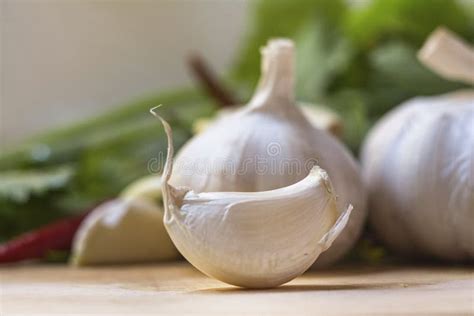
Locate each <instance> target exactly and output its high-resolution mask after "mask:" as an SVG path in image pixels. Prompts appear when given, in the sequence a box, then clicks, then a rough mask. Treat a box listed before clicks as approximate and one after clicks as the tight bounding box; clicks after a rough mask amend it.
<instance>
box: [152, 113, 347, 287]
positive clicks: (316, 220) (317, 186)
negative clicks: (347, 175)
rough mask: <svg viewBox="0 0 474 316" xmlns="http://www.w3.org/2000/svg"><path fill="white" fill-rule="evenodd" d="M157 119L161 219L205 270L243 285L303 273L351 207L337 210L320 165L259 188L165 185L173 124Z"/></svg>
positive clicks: (268, 283)
mask: <svg viewBox="0 0 474 316" xmlns="http://www.w3.org/2000/svg"><path fill="white" fill-rule="evenodd" d="M152 113H153V112H152ZM160 119H161V118H160ZM162 123H163V125H164V127H165V130H166V134H167V136H168V142H169V145H168V157H167V160H166V165H165V171H164V174H163V178H164V181H163V194H164V205H165V218H164V223H165V226H166V229H167V230H168V233H169V234H170V236H171V239H172V240H173V242H174V244H175V245H176V247H177V248H178V249H179V251H180V252H181V254H182V255H183V256H184V257H185V258H186V259H187V260H188V261H189V262H190V263H191V264H193V265H194V266H195V267H196V268H197V269H199V270H200V271H202V272H203V273H205V274H207V275H209V276H212V277H214V278H216V279H219V280H221V281H224V282H226V283H229V284H233V285H237V286H242V287H250V288H269V287H275V286H278V285H281V284H283V283H286V282H288V281H290V280H292V279H293V278H295V277H297V276H298V275H300V274H302V273H303V272H304V271H306V270H307V269H308V268H309V267H310V266H311V265H312V264H313V262H314V261H315V260H316V259H317V258H318V256H319V255H320V254H321V253H322V252H323V251H325V250H326V249H328V248H329V246H331V244H332V242H333V241H334V240H335V238H336V237H337V236H338V235H339V234H340V232H341V231H342V230H343V228H344V227H345V226H346V224H347V221H348V219H349V215H350V212H351V209H352V207H351V206H349V208H348V209H347V210H346V211H345V212H343V213H341V212H339V210H338V208H337V205H336V197H335V193H334V189H333V188H332V185H331V182H330V181H329V177H328V175H327V173H326V172H325V171H324V170H322V169H321V168H319V167H313V168H312V169H311V172H310V173H309V175H308V176H307V177H306V178H304V179H303V180H301V181H300V182H298V183H296V184H293V185H290V186H288V187H284V188H281V189H276V190H271V191H264V192H254V193H247V192H210V193H195V192H194V191H192V190H190V189H188V188H185V187H180V188H175V187H173V186H171V185H170V184H169V183H168V181H169V178H170V177H171V173H172V160H173V145H172V137H171V129H170V127H169V125H168V124H167V123H166V122H165V121H163V120H162Z"/></svg>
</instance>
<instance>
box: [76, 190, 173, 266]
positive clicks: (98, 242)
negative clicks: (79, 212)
mask: <svg viewBox="0 0 474 316" xmlns="http://www.w3.org/2000/svg"><path fill="white" fill-rule="evenodd" d="M72 253H73V255H72V263H73V264H75V265H80V266H82V265H94V264H117V263H134V262H147V261H165V260H170V259H175V258H177V257H179V253H178V251H177V250H176V248H175V247H174V245H173V243H172V242H171V240H170V238H169V236H168V233H167V232H166V230H165V228H164V226H163V209H162V208H161V206H158V205H156V204H154V203H153V202H151V201H148V200H146V199H135V200H124V199H116V200H112V201H110V202H107V203H104V204H101V205H100V206H98V207H97V208H96V209H94V210H93V211H92V212H91V214H89V215H88V216H87V217H86V219H85V220H84V221H83V222H82V223H81V226H80V227H79V229H78V231H77V233H76V235H75V237H74V240H73V247H72Z"/></svg>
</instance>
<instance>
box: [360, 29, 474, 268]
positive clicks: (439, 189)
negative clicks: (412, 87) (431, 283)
mask: <svg viewBox="0 0 474 316" xmlns="http://www.w3.org/2000/svg"><path fill="white" fill-rule="evenodd" d="M446 45H448V46H447V47H446ZM456 47H467V46H466V44H462V43H460V42H459V39H456V38H455V37H454V35H451V34H450V33H449V32H447V31H446V30H443V29H439V30H437V31H436V32H435V33H433V35H432V36H431V37H430V38H429V39H428V41H427V43H426V44H425V46H424V47H423V49H422V51H421V53H420V60H421V61H422V62H424V63H425V64H426V65H428V66H434V68H433V70H435V71H437V72H438V73H441V74H445V73H448V74H449V77H450V78H456V79H464V80H465V79H466V78H469V77H471V78H472V79H473V80H471V83H474V77H473V74H474V73H473V71H472V69H473V68H472V67H473V65H474V50H472V49H471V50H467V48H463V49H461V50H458V49H455V50H453V49H454V48H456ZM438 50H440V51H441V53H440V52H438ZM460 55H461V56H460ZM439 56H442V58H439ZM469 60H470V62H469ZM462 61H464V62H466V61H467V63H466V64H464V65H463V66H459V65H458V66H456V64H458V63H462ZM441 63H442V64H443V65H441ZM446 64H451V65H454V68H449V67H447V66H446ZM362 161H363V171H364V176H365V178H366V180H367V183H368V186H369V190H370V209H371V213H370V221H371V224H372V226H373V227H374V230H375V232H376V233H377V235H378V237H379V238H381V239H382V240H383V241H384V242H385V243H386V244H387V246H389V247H390V248H392V249H394V250H396V251H398V252H401V253H404V254H408V255H426V256H434V257H437V258H440V259H446V260H455V261H461V260H472V259H474V236H473V225H474V90H464V91H457V92H452V93H448V94H444V95H441V96H434V97H418V98H415V99H412V100H409V101H407V102H406V103H404V104H402V105H400V106H399V107H397V108H396V109H394V110H392V111H391V112H389V113H388V114H386V115H385V116H384V117H383V118H382V119H381V120H380V121H379V122H378V123H377V124H376V125H375V127H374V128H373V129H372V130H371V131H370V133H369V135H368V137H367V139H366V141H365V143H364V146H363V152H362Z"/></svg>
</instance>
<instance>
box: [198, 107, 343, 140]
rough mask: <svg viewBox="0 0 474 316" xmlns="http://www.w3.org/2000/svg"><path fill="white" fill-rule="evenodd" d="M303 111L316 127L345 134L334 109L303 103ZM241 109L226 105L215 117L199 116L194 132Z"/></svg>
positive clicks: (202, 129)
mask: <svg viewBox="0 0 474 316" xmlns="http://www.w3.org/2000/svg"><path fill="white" fill-rule="evenodd" d="M300 106H301V111H302V112H303V114H304V116H305V117H306V119H307V120H308V121H309V122H310V123H311V125H313V126H314V127H315V128H319V129H322V130H323V131H326V132H328V133H331V134H332V135H334V136H336V137H338V138H341V137H342V134H343V130H344V128H343V124H342V119H341V117H340V116H339V115H338V114H337V113H336V112H334V111H332V110H330V109H328V108H326V107H324V106H318V105H312V104H306V103H303V104H301V105H300ZM238 109H239V107H238V106H232V107H226V108H223V109H221V110H220V111H219V112H218V113H217V117H216V118H215V119H212V118H199V119H197V120H196V121H195V122H194V124H193V132H194V134H199V133H202V132H204V131H205V130H206V129H207V128H208V127H209V126H211V124H213V123H215V120H220V119H223V118H225V117H226V116H227V115H229V114H232V113H234V112H235V111H237V110H238Z"/></svg>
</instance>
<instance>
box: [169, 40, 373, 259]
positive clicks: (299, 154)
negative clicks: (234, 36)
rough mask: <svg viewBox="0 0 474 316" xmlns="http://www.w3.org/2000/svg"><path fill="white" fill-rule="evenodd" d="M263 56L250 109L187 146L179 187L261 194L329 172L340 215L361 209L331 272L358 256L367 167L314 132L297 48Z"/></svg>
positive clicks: (273, 47) (276, 45) (284, 46)
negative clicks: (304, 107) (297, 92)
mask: <svg viewBox="0 0 474 316" xmlns="http://www.w3.org/2000/svg"><path fill="white" fill-rule="evenodd" d="M262 55H263V61H262V76H261V79H260V82H259V85H258V88H257V91H256V92H255V94H254V96H253V97H252V99H251V101H250V102H249V104H248V105H246V106H245V107H242V108H241V109H239V110H237V111H235V112H234V113H232V114H229V115H227V116H225V117H223V118H222V119H219V120H218V121H217V122H216V123H215V124H212V126H210V127H209V128H208V129H206V130H205V131H204V132H202V133H200V134H198V135H196V136H194V137H193V138H192V139H191V140H190V141H189V142H188V143H186V144H185V145H184V147H183V148H182V149H181V151H180V152H179V153H178V156H177V158H176V166H177V168H176V170H175V172H174V173H173V177H172V178H171V184H173V185H174V186H187V187H190V188H192V189H193V190H194V191H195V192H210V191H216V192H219V191H237V192H258V191H266V190H272V189H277V188H282V187H285V186H288V185H291V184H294V183H296V182H298V181H300V180H302V179H303V178H304V177H306V176H307V175H308V173H309V172H310V170H311V168H312V167H313V165H315V164H317V165H319V166H321V167H322V168H323V169H325V170H326V171H327V172H328V174H329V176H330V177H331V180H332V182H333V184H334V187H335V189H336V192H337V193H338V196H339V199H338V207H339V208H342V207H344V206H345V205H347V204H349V203H351V204H352V205H354V211H353V215H352V216H351V219H350V221H349V223H348V225H347V228H346V229H345V230H344V232H343V233H342V234H341V236H340V237H339V238H338V239H337V240H336V241H335V244H334V246H333V247H331V249H329V251H327V252H326V253H324V254H323V255H322V257H321V258H320V259H319V260H318V261H317V264H318V265H328V264H330V263H332V262H335V261H336V260H338V259H340V258H341V257H342V256H343V255H344V254H346V253H347V252H348V251H349V250H350V249H351V248H352V246H353V245H354V243H355V242H356V241H357V239H358V237H359V235H360V233H361V230H362V227H363V224H364V221H365V217H366V193H365V189H364V186H363V183H362V180H361V177H360V175H359V166H358V165H357V163H356V161H355V160H354V158H353V157H352V156H351V155H350V153H349V152H348V150H346V148H345V147H344V146H343V145H342V144H341V143H340V142H339V141H338V140H337V139H335V138H334V137H333V136H331V135H329V134H327V133H325V132H324V131H321V130H319V129H316V128H314V127H313V126H312V125H311V123H310V122H308V120H307V119H306V118H305V116H304V115H303V113H302V111H301V109H300V108H299V107H298V106H297V104H296V101H295V98H294V95H293V88H294V87H293V84H294V73H293V68H294V67H293V66H294V65H293V62H294V61H293V57H294V56H293V55H294V49H293V43H292V42H291V41H290V40H285V39H279V40H271V41H270V42H269V44H268V45H267V46H266V47H265V48H263V49H262Z"/></svg>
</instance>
